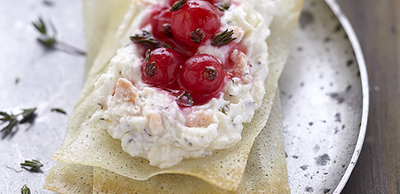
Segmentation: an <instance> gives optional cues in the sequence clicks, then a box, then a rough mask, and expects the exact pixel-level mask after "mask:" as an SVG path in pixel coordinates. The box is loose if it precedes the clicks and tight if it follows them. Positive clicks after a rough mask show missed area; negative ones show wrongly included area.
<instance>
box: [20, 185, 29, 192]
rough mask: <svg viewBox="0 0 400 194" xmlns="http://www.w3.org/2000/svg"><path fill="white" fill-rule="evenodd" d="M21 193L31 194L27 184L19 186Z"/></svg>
mask: <svg viewBox="0 0 400 194" xmlns="http://www.w3.org/2000/svg"><path fill="white" fill-rule="evenodd" d="M21 194H31V190H30V189H29V187H28V186H26V185H24V186H22V188H21Z"/></svg>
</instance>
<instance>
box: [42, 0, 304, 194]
mask: <svg viewBox="0 0 400 194" xmlns="http://www.w3.org/2000/svg"><path fill="white" fill-rule="evenodd" d="M94 2H97V1H94V0H86V1H85V5H87V6H86V7H85V10H90V9H91V7H90V5H91V4H96V3H94ZM128 5H129V1H123V0H117V1H114V2H113V5H112V6H103V7H102V6H99V5H98V6H97V7H96V8H95V9H97V11H96V10H91V11H86V13H93V15H96V14H99V12H102V10H101V9H106V10H107V11H105V12H104V13H108V14H109V15H110V19H109V20H108V21H107V22H106V23H107V24H104V23H103V22H99V21H97V23H96V22H94V23H93V24H92V29H107V30H105V31H106V32H105V33H98V34H100V35H98V36H99V37H97V38H95V37H93V36H96V35H93V33H90V32H91V31H90V30H87V29H86V30H85V31H86V35H87V37H88V36H89V37H90V38H88V39H87V41H88V45H92V46H89V47H88V49H89V50H88V53H89V55H91V56H94V55H96V53H97V57H96V58H95V59H94V61H93V66H92V67H91V68H90V71H89V73H88V75H87V79H86V82H85V85H84V88H83V90H82V94H81V96H80V99H79V101H78V103H77V105H76V106H75V109H74V112H73V114H72V115H71V117H70V121H69V129H68V133H67V136H66V138H65V140H64V143H63V145H62V147H61V148H60V149H59V150H57V151H56V153H55V154H54V155H53V159H54V160H56V161H59V162H60V163H59V165H57V166H56V167H54V168H53V169H52V170H51V172H50V174H49V176H48V179H47V180H46V188H47V189H50V190H56V191H58V192H60V193H63V192H62V191H61V190H60V189H57V188H59V187H57V186H54V185H57V184H63V183H64V182H68V181H72V182H71V183H72V185H77V184H78V182H76V180H75V179H74V177H82V179H80V178H79V179H80V180H90V183H89V182H85V183H86V185H87V187H88V188H90V187H91V184H92V181H93V180H94V182H93V186H94V188H96V190H98V189H100V190H102V189H103V190H105V189H107V188H111V190H112V188H113V187H112V185H110V184H106V183H107V182H110V183H112V182H115V183H117V184H123V183H126V182H120V181H116V179H118V177H120V179H127V180H130V181H133V182H135V181H138V183H137V184H142V185H143V184H147V185H152V184H150V183H151V182H152V181H156V182H157V180H159V178H158V177H167V178H166V179H170V178H169V176H174V175H173V174H175V175H176V177H178V178H176V179H177V180H181V179H188V180H190V181H194V182H198V183H196V184H210V185H213V187H215V188H217V189H223V190H225V191H236V190H238V189H239V190H240V188H242V187H241V186H239V185H241V184H242V182H243V181H242V177H243V176H246V173H245V175H243V173H244V172H245V168H246V164H251V163H254V162H256V161H259V160H260V158H263V157H264V158H265V157H268V156H270V155H278V153H283V140H282V141H279V140H278V139H279V138H272V140H271V141H272V142H273V143H275V144H276V145H281V147H280V148H279V149H273V148H272V147H271V148H266V149H264V151H266V153H263V154H259V155H256V156H254V157H250V156H249V153H250V149H251V147H252V146H253V142H254V140H255V138H256V137H257V135H258V134H259V133H260V131H261V129H262V128H263V126H265V123H266V121H267V119H268V116H269V113H270V110H271V107H272V105H273V99H274V98H275V96H276V95H275V92H276V90H277V80H278V78H279V75H280V73H281V71H282V69H283V66H284V63H285V61H286V58H287V55H288V52H289V46H290V43H291V39H292V36H293V33H294V30H295V28H296V26H297V25H296V23H297V19H298V16H299V11H300V8H301V5H302V1H301V0H295V1H291V0H281V2H280V4H279V7H278V12H277V15H276V16H275V18H274V20H273V22H272V24H271V27H270V29H271V35H270V37H269V38H268V39H267V43H268V45H269V50H268V52H269V62H270V63H269V69H270V73H269V75H268V78H267V80H266V84H265V86H266V94H265V97H264V99H263V104H262V106H261V107H260V108H259V109H258V110H257V111H256V114H255V116H254V118H253V120H252V122H251V123H249V124H245V127H244V129H243V133H242V140H241V141H240V142H239V144H237V146H234V147H233V148H230V149H226V150H218V151H216V152H214V153H213V155H211V156H207V157H204V158H197V159H187V160H184V161H182V162H181V163H180V164H178V165H176V166H174V167H172V168H168V169H159V168H158V167H154V166H150V165H149V164H148V161H147V160H145V159H142V158H136V157H131V156H130V155H129V154H127V153H125V152H124V151H122V148H121V145H120V141H119V140H115V139H112V137H111V136H110V135H109V134H107V132H106V131H103V130H101V129H98V128H95V127H93V126H92V124H91V123H89V119H90V117H91V115H93V114H94V112H95V110H96V107H95V106H94V105H93V103H92V99H93V92H94V86H93V84H94V82H95V81H96V80H97V78H98V77H99V76H100V75H101V74H102V73H104V72H105V71H106V69H107V65H108V63H109V61H110V59H111V58H112V57H113V56H114V55H115V51H116V50H117V49H118V48H119V47H121V46H122V43H123V42H124V41H125V40H126V37H127V36H126V34H129V28H127V29H126V31H125V32H123V33H119V34H120V35H119V36H116V35H115V34H116V32H117V29H118V26H119V24H120V23H121V22H123V21H124V22H129V21H131V20H132V17H136V15H135V13H138V12H139V10H136V11H133V12H131V13H133V14H131V15H129V16H125V18H124V16H123V15H124V13H125V12H126V11H127V7H129V6H128ZM101 7H102V8H101ZM110 7H111V8H110ZM129 9H137V8H135V7H134V6H131V7H130V8H129ZM89 15H90V14H89ZM88 18H89V19H88ZM90 18H91V19H90ZM85 19H88V20H89V21H86V23H87V26H90V23H91V20H95V18H94V17H90V16H88V15H86V16H85ZM92 32H95V30H92ZM90 34H92V36H91V35H90ZM94 34H96V33H94ZM121 34H122V35H121ZM95 41H98V42H97V43H93V42H95ZM99 45H101V47H100V49H98V50H97V51H91V50H90V48H92V47H98V46H99ZM269 130H270V132H280V130H281V129H280V128H273V127H272V129H269ZM261 138H264V137H261ZM248 159H249V161H248ZM271 160H274V163H273V164H274V165H273V166H271V168H275V165H277V164H278V163H282V162H283V164H284V163H285V158H284V157H281V158H279V159H276V158H271ZM278 161H279V162H278ZM257 166H258V167H259V168H263V167H265V162H262V163H260V164H257ZM72 169H82V171H84V170H85V171H87V172H93V173H94V179H91V178H87V177H83V175H82V176H80V175H79V174H76V173H75V175H74V173H72ZM277 169H279V172H277V173H275V174H281V175H282V176H283V177H286V176H287V171H286V169H285V168H277ZM77 171H78V173H80V172H82V171H81V170H77ZM71 173H72V174H71ZM85 175H88V173H85ZM103 175H104V176H103ZM155 175H157V176H155ZM183 175H191V176H183ZM266 175H267V174H266ZM268 176H271V177H270V178H271V180H275V181H276V182H278V183H283V185H285V187H286V188H287V180H286V179H287V178H281V177H279V176H277V177H275V175H273V174H271V175H268ZM110 177H115V179H114V178H113V179H110ZM179 177H185V178H179ZM187 177H189V178H187ZM198 179H201V180H202V181H198ZM143 180H147V183H143ZM161 180H162V179H161ZM141 181H142V182H141ZM57 182H59V183H57ZM149 182H150V183H149ZM161 182H163V181H161ZM164 182H165V181H164ZM74 183H75V184H74ZM130 184H133V183H130ZM168 184H176V183H168ZM260 184H265V183H263V182H261V183H260ZM101 185H104V186H101ZM271 185H276V184H271ZM278 185H280V184H278ZM58 186H59V185H58ZM104 187H106V188H104ZM117 187H118V186H117ZM123 187H125V186H123ZM274 187H275V186H274ZM165 188H167V186H166V187H165ZM246 188H247V187H246ZM77 189H83V190H86V191H88V192H91V190H87V188H86V189H85V188H77ZM66 193H71V192H66Z"/></svg>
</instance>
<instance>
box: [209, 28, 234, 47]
mask: <svg viewBox="0 0 400 194" xmlns="http://www.w3.org/2000/svg"><path fill="white" fill-rule="evenodd" d="M233 34H234V32H233V30H231V31H228V29H226V30H225V31H224V32H222V33H220V34H217V35H216V36H214V38H213V39H212V42H211V45H213V46H218V47H221V46H224V45H227V44H229V43H230V42H232V41H234V40H236V38H232V35H233Z"/></svg>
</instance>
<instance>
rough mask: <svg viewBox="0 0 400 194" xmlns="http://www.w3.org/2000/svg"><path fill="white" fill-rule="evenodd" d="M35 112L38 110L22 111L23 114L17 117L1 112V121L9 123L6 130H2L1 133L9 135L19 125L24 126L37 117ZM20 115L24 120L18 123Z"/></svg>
mask: <svg viewBox="0 0 400 194" xmlns="http://www.w3.org/2000/svg"><path fill="white" fill-rule="evenodd" d="M35 110H36V108H32V109H22V111H23V112H22V113H19V114H16V115H14V114H8V113H6V112H1V111H0V121H3V122H8V124H7V125H6V126H5V127H4V128H2V129H1V130H0V132H2V131H6V132H7V133H9V132H11V131H12V129H13V128H14V127H15V126H16V125H17V124H18V123H20V124H22V123H25V122H27V121H29V120H30V119H31V118H33V116H34V115H35ZM19 115H22V119H21V120H20V121H18V116H19Z"/></svg>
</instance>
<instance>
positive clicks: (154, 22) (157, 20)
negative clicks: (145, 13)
mask: <svg viewBox="0 0 400 194" xmlns="http://www.w3.org/2000/svg"><path fill="white" fill-rule="evenodd" d="M169 9H170V7H169V6H155V8H154V10H153V13H152V15H151V20H150V23H151V27H152V33H153V35H154V37H156V38H157V39H166V38H169V37H172V30H171V12H170V11H169Z"/></svg>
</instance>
